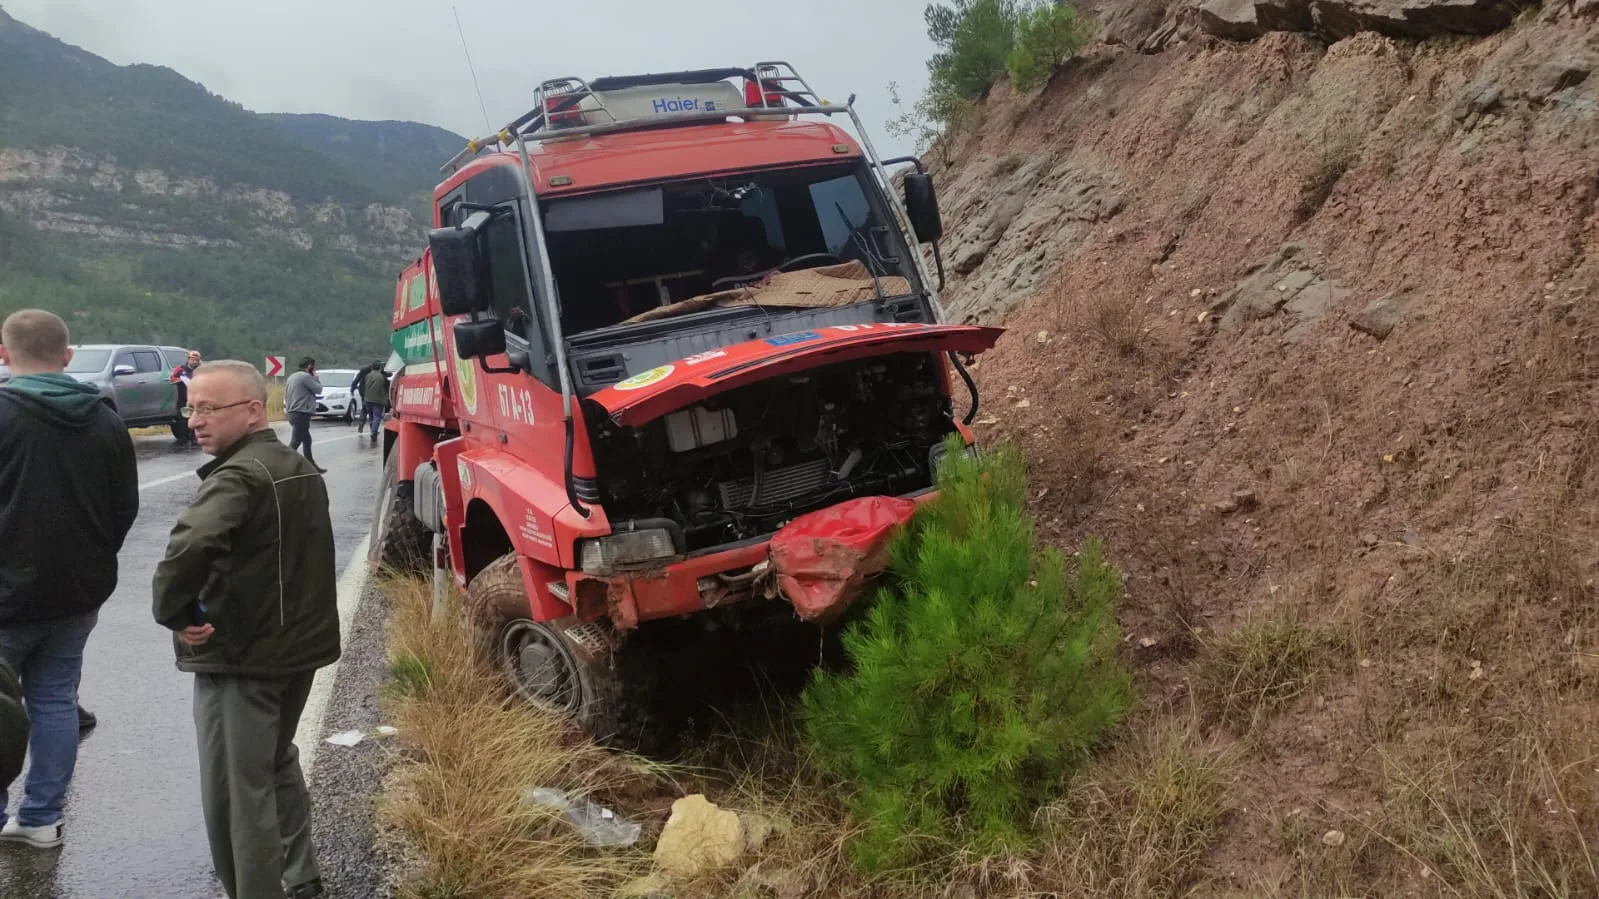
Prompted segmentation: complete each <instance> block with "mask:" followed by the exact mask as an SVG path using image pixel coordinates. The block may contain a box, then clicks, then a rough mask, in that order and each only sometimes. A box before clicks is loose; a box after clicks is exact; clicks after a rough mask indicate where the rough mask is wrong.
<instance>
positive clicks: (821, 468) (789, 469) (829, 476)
mask: <svg viewBox="0 0 1599 899" xmlns="http://www.w3.org/2000/svg"><path fill="white" fill-rule="evenodd" d="M832 482H833V472H832V469H830V468H829V467H828V464H827V460H826V459H817V460H816V461H814V462H801V463H799V464H798V465H789V466H786V467H784V468H773V469H769V470H767V471H765V472H763V473H762V474H761V495H760V503H761V505H763V506H765V505H769V504H772V503H783V502H788V501H789V500H792V499H798V498H800V497H802V496H807V495H809V494H812V493H815V492H816V491H818V490H821V489H822V488H823V487H826V486H828V485H829V484H831V483H832ZM716 489H717V490H718V491H720V492H721V494H722V508H724V509H743V508H747V507H748V506H750V505H751V504H752V503H751V501H752V500H754V499H755V498H756V497H755V479H754V478H753V477H749V478H741V479H739V480H736V481H722V482H721V483H719V484H717V485H716Z"/></svg>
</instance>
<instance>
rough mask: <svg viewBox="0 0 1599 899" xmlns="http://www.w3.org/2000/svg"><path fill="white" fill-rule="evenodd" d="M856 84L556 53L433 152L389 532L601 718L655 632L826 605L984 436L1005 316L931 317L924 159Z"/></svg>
mask: <svg viewBox="0 0 1599 899" xmlns="http://www.w3.org/2000/svg"><path fill="white" fill-rule="evenodd" d="M853 103H854V98H853V97H851V98H850V101H849V102H847V103H844V104H834V103H829V102H828V101H826V100H823V99H822V98H821V97H819V96H818V95H817V94H816V93H815V92H814V91H813V90H811V88H810V87H809V85H808V84H807V83H806V82H805V81H804V80H803V79H802V78H801V77H800V76H799V75H798V73H797V72H795V71H794V69H793V67H792V66H790V65H788V64H787V63H760V64H757V65H755V66H752V67H750V68H726V69H710V70H700V71H688V72H674V73H669V74H654V75H638V76H623V77H606V78H599V79H595V80H592V81H584V80H583V79H579V78H562V79H556V80H553V81H546V82H544V83H542V84H541V85H540V86H539V87H538V89H537V91H536V94H535V103H534V106H533V108H532V110H531V111H529V112H528V113H526V114H525V115H523V116H521V117H519V118H517V119H516V120H515V121H513V122H511V123H509V124H508V125H506V126H505V128H503V129H502V130H501V131H499V132H498V133H497V134H494V135H491V136H489V137H487V138H480V139H475V140H473V141H471V142H470V143H469V144H468V146H467V147H466V149H464V150H463V151H462V152H461V153H460V154H458V155H457V156H456V157H455V158H454V159H452V160H450V162H449V163H448V164H447V165H446V166H445V168H444V173H445V174H444V180H443V181H442V182H441V183H440V184H439V185H438V187H437V188H436V190H435V192H434V201H435V202H434V222H433V225H434V230H432V231H431V232H430V234H429V237H428V249H427V250H426V251H425V252H424V253H423V254H422V255H421V257H420V258H418V259H417V260H416V262H415V263H414V264H413V265H411V266H409V267H408V268H407V269H406V270H405V272H404V273H403V274H402V275H401V276H400V278H399V282H398V284H397V287H396V290H395V295H394V315H393V325H394V336H393V345H394V349H395V352H396V353H397V354H398V355H399V357H400V361H401V362H402V363H403V368H402V369H400V371H399V372H398V373H397V375H396V376H395V377H394V378H393V383H392V403H391V408H392V416H391V418H390V420H389V421H388V423H387V426H386V431H385V434H384V456H385V459H384V461H385V479H384V484H383V488H382V491H381V495H380V499H379V506H378V514H377V516H376V522H375V524H374V527H373V535H372V536H373V539H372V553H373V557H372V561H373V563H374V564H375V565H381V566H389V567H394V568H406V567H420V568H424V569H425V568H427V567H429V564H430V563H431V564H432V566H434V567H435V570H436V571H438V572H440V573H442V574H444V575H450V574H453V577H454V580H455V582H456V583H457V584H458V585H460V586H462V587H464V589H465V592H466V597H467V600H466V604H467V612H468V614H469V616H470V617H471V619H472V620H473V622H474V623H475V624H476V625H477V626H478V628H479V632H480V634H481V635H482V636H483V639H484V643H485V647H486V648H488V649H489V650H490V651H491V652H492V653H493V656H494V659H495V662H496V664H497V665H499V666H500V667H501V668H502V669H503V670H504V671H505V672H506V674H507V675H509V677H510V679H511V681H512V682H513V683H514V684H515V686H516V689H517V690H518V691H519V692H520V694H521V695H522V696H523V697H525V698H526V699H527V700H528V701H529V702H531V703H534V704H536V705H538V706H540V707H542V708H546V709H549V710H551V711H554V712H558V713H561V714H565V715H570V716H572V717H573V718H574V719H576V720H577V721H578V722H579V723H580V724H582V725H583V726H585V727H586V728H588V729H589V730H590V731H591V732H592V733H594V734H595V735H596V736H599V737H607V736H614V735H615V734H616V733H617V731H618V729H619V728H621V727H622V720H621V719H622V710H623V708H624V707H626V706H628V705H629V704H630V703H632V704H633V705H637V704H638V703H637V702H636V701H635V699H633V698H630V697H635V696H636V695H640V694H639V691H642V690H644V689H645V687H646V686H652V685H646V684H643V683H639V682H637V680H638V679H637V678H634V679H630V677H629V675H628V673H627V671H628V669H627V667H626V666H623V665H620V664H618V662H617V660H618V657H619V654H620V653H622V652H624V651H625V650H626V649H627V647H628V646H629V645H639V644H641V643H642V642H643V641H641V638H640V635H641V634H647V633H648V632H649V631H650V630H651V628H652V627H656V626H658V625H661V623H662V622H666V621H671V622H676V624H675V625H674V626H678V627H681V626H684V623H685V622H686V623H687V625H688V626H696V625H703V626H704V627H706V628H725V627H728V626H729V625H731V626H734V627H736V626H738V623H739V622H741V621H747V620H749V619H751V618H758V617H763V616H765V617H771V616H778V617H786V618H787V619H788V620H790V621H792V620H795V619H798V620H800V621H803V622H810V623H815V624H823V625H825V624H826V623H827V622H830V621H833V620H835V619H836V617H837V616H838V615H839V613H840V612H841V611H842V610H843V609H844V608H845V607H847V606H848V605H849V603H850V602H851V601H853V600H854V599H855V598H856V597H857V596H858V595H859V594H860V593H861V588H862V583H863V582H864V581H865V580H866V579H867V578H869V577H870V576H871V575H872V574H873V573H874V572H876V571H878V570H880V568H881V565H882V561H883V560H882V556H883V547H884V545H885V541H886V540H887V539H888V538H889V536H890V535H891V534H892V533H893V532H894V530H895V529H896V528H897V527H899V526H900V525H903V524H904V523H905V522H906V521H907V520H908V519H909V517H910V515H911V513H912V511H913V510H914V509H915V507H916V504H917V503H918V502H922V501H925V500H926V499H927V498H928V497H930V496H931V495H932V493H933V487H934V483H935V471H936V469H937V466H938V462H939V458H940V457H941V455H942V454H943V453H945V452H947V451H948V450H949V448H951V447H955V448H957V449H959V448H960V447H962V446H964V447H967V449H966V450H964V451H968V452H970V451H972V450H971V449H970V447H971V445H972V435H971V432H970V430H969V429H968V428H967V424H968V423H969V422H970V421H971V418H972V415H974V414H975V412H976V406H977V394H976V387H975V386H974V385H973V383H972V380H971V378H970V377H968V376H967V374H966V370H965V368H964V366H963V360H964V361H965V362H970V359H971V355H972V354H975V353H979V352H982V351H984V350H986V349H987V348H989V347H991V346H992V345H993V343H994V341H995V340H996V339H997V338H998V336H999V333H1000V332H999V331H998V330H997V329H994V328H987V327H978V326H972V325H955V324H944V323H941V321H940V320H941V317H942V314H941V311H940V304H939V289H940V287H941V285H942V282H943V263H942V261H941V259H940V257H939V254H938V244H937V241H938V239H939V237H940V234H941V232H942V225H941V223H940V219H939V213H938V207H937V200H936V198H935V195H934V190H933V185H932V181H931V177H930V176H929V175H927V174H926V173H924V172H923V171H922V170H921V166H920V164H919V163H918V162H917V160H915V159H910V158H905V159H895V160H883V159H880V158H879V157H878V155H877V153H876V152H875V150H874V149H873V147H872V144H871V142H870V140H869V139H868V138H867V137H866V131H865V129H864V128H863V127H862V126H861V122H860V119H859V118H858V117H857V115H856V113H855V110H854V108H853ZM840 120H842V121H847V122H850V123H852V124H853V132H854V133H853V135H852V134H851V133H850V132H849V131H847V130H845V129H844V128H843V127H840V126H839V125H838V124H834V122H835V121H840ZM905 165H908V166H909V168H907V169H904V170H902V173H901V174H898V175H897V176H896V175H891V174H890V170H889V167H890V166H905ZM929 250H930V251H931V257H932V258H931V260H929V259H928V258H927V256H926V255H925V254H926V253H927V251H929ZM929 262H931V264H929ZM957 376H958V377H959V379H960V380H959V384H957V381H956V377H957ZM960 385H963V386H964V389H965V390H966V391H968V392H969V393H970V399H969V401H968V402H967V403H966V412H965V414H964V416H961V415H959V414H958V413H957V409H956V404H955V402H954V397H955V394H956V392H957V390H958V389H959V386H960ZM952 437H953V438H954V439H953V440H951V439H950V438H952ZM651 678H658V675H651ZM655 685H658V684H655Z"/></svg>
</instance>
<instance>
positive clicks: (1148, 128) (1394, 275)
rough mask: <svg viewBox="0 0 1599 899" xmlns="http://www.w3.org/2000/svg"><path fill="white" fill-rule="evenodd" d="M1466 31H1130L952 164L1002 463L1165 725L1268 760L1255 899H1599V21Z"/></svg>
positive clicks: (952, 157)
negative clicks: (1288, 897)
mask: <svg viewBox="0 0 1599 899" xmlns="http://www.w3.org/2000/svg"><path fill="white" fill-rule="evenodd" d="M1381 5H1382V4H1380V3H1375V2H1374V3H1366V4H1354V5H1353V6H1359V7H1360V8H1361V9H1365V10H1366V11H1367V12H1368V13H1370V12H1371V10H1374V9H1377V8H1378V7H1380V6H1381ZM1245 6H1248V7H1249V9H1244V8H1243V7H1245ZM1353 6H1352V7H1351V8H1353ZM1424 6H1428V4H1427V3H1424V2H1421V0H1412V2H1409V3H1407V4H1396V5H1395V9H1396V10H1398V11H1397V12H1394V13H1393V15H1394V16H1398V18H1397V19H1394V21H1398V22H1400V23H1401V24H1404V23H1406V22H1414V21H1423V22H1426V21H1432V20H1430V19H1427V17H1426V15H1424V13H1425V12H1426V10H1422V11H1421V12H1417V11H1416V9H1419V8H1420V7H1424ZM1445 6H1447V7H1448V8H1449V9H1452V10H1456V11H1457V12H1458V11H1459V10H1461V9H1465V10H1467V13H1469V12H1470V10H1471V9H1478V8H1480V9H1483V10H1487V13H1485V15H1488V16H1489V17H1490V20H1491V21H1490V26H1491V27H1490V26H1485V27H1484V28H1483V29H1479V30H1486V31H1495V29H1502V30H1497V32H1496V33H1492V34H1489V35H1488V36H1482V35H1476V36H1463V35H1461V36H1436V37H1432V38H1429V39H1425V40H1416V39H1414V38H1413V37H1407V36H1404V35H1405V34H1407V33H1413V32H1406V31H1405V28H1408V27H1409V26H1408V25H1406V26H1405V28H1401V27H1399V26H1394V27H1388V26H1386V25H1382V24H1381V22H1382V21H1386V20H1372V21H1378V24H1377V25H1374V26H1370V27H1382V28H1384V30H1387V31H1390V32H1391V34H1390V35H1384V34H1378V33H1375V32H1371V31H1364V32H1359V33H1353V34H1352V35H1351V36H1345V34H1344V33H1345V32H1347V31H1348V30H1350V29H1349V26H1348V24H1347V23H1348V21H1349V19H1348V17H1347V16H1343V17H1340V13H1339V4H1337V3H1332V2H1321V0H1317V3H1316V4H1315V5H1313V6H1312V5H1305V4H1301V7H1302V8H1301V9H1300V10H1299V11H1295V10H1294V8H1293V7H1294V4H1293V3H1289V2H1280V3H1270V4H1268V3H1263V2H1257V3H1254V4H1239V3H1219V2H1213V3H1211V4H1208V5H1207V6H1205V7H1203V8H1194V9H1185V8H1178V7H1170V6H1167V5H1164V4H1142V5H1141V4H1137V3H1125V4H1122V5H1120V6H1116V5H1109V4H1107V5H1105V6H1104V7H1103V8H1101V9H1098V10H1096V12H1098V13H1099V14H1100V15H1101V22H1103V23H1106V27H1105V29H1104V30H1103V31H1102V32H1101V37H1102V38H1108V39H1109V40H1110V41H1111V43H1106V42H1104V41H1103V40H1102V41H1101V42H1099V43H1096V44H1095V45H1093V46H1092V47H1091V48H1090V49H1089V50H1088V51H1087V52H1086V53H1085V54H1084V57H1083V58H1080V59H1079V60H1077V61H1074V62H1073V63H1072V64H1071V65H1070V66H1068V67H1067V68H1065V69H1064V70H1062V71H1061V72H1060V73H1059V74H1058V75H1057V76H1056V77H1055V78H1054V80H1053V81H1052V82H1051V83H1050V84H1049V85H1048V86H1046V87H1045V88H1043V89H1042V90H1041V91H1040V92H1037V93H1034V94H1030V95H1025V96H1018V95H1016V94H1015V93H1014V92H1013V91H1011V90H1010V88H1009V87H1008V86H1007V85H1004V84H1001V85H999V86H996V87H995V88H994V89H993V91H992V94H991V96H990V97H988V98H987V99H986V100H985V101H984V102H983V103H982V104H981V105H980V106H979V108H978V109H977V111H976V112H975V114H974V116H973V121H972V122H971V124H970V126H969V128H968V129H967V130H966V131H965V132H964V133H963V135H962V136H960V137H959V138H958V139H956V140H954V141H953V142H952V143H951V144H950V145H949V146H947V147H944V148H939V149H935V150H934V151H933V152H932V153H931V154H929V158H930V161H931V162H932V163H933V165H934V171H935V172H936V174H937V177H938V179H939V190H940V194H941V200H942V205H943V207H944V211H945V217H946V220H947V221H948V223H949V229H948V231H949V234H948V236H947V237H946V238H945V244H944V246H945V249H946V257H945V258H946V262H947V264H948V265H949V267H950V272H951V289H950V291H949V295H948V298H947V299H946V303H947V304H948V305H949V306H950V307H951V309H952V310H953V313H954V315H955V316H963V317H968V318H973V319H980V320H985V321H999V320H1002V321H1003V322H1004V323H1005V324H1006V325H1007V326H1008V328H1009V329H1010V330H1009V333H1008V334H1007V336H1006V337H1005V338H1004V340H1003V341H1002V342H1001V344H1000V346H999V347H998V348H996V350H995V351H994V352H993V353H991V354H989V355H988V356H986V357H984V358H983V359H982V360H981V362H980V364H979V366H978V370H977V376H978V378H979V380H980V383H981V386H982V388H983V391H984V405H983V408H982V410H981V413H980V416H979V421H980V422H982V425H981V427H980V429H979V430H980V433H982V434H983V436H984V437H986V438H994V437H1006V438H1010V439H1014V440H1017V441H1018V442H1020V443H1021V444H1022V445H1023V446H1025V447H1026V448H1027V450H1028V453H1029V456H1030V459H1031V461H1032V464H1033V469H1034V481H1035V486H1036V487H1038V488H1039V489H1038V492H1037V495H1036V497H1035V500H1034V507H1035V511H1036V513H1037V514H1038V516H1039V517H1040V520H1041V521H1042V522H1043V523H1044V525H1045V528H1044V530H1045V532H1046V533H1047V534H1048V535H1049V536H1050V537H1051V538H1052V539H1053V540H1056V541H1057V542H1059V543H1061V544H1062V545H1064V546H1067V547H1070V546H1073V545H1075V544H1076V543H1077V542H1078V541H1079V539H1080V538H1081V536H1082V535H1084V534H1087V533H1098V534H1101V535H1103V536H1104V537H1105V539H1106V544H1107V547H1108V552H1109V553H1110V555H1111V556H1112V557H1113V558H1114V559H1115V560H1116V561H1118V562H1119V563H1120V564H1121V565H1122V566H1123V567H1124V568H1125V569H1126V572H1127V575H1128V586H1129V593H1130V599H1129V603H1128V607H1127V608H1126V609H1125V610H1124V613H1123V616H1122V617H1123V625H1124V627H1125V629H1126V631H1127V633H1128V635H1129V636H1128V643H1127V647H1126V648H1127V653H1128V656H1129V658H1130V659H1133V660H1135V661H1136V663H1137V664H1138V665H1139V666H1140V669H1141V671H1142V672H1143V681H1144V693H1145V698H1146V706H1147V708H1148V709H1149V711H1148V714H1149V715H1151V716H1192V719H1193V721H1194V722H1195V726H1196V727H1200V728H1203V729H1204V730H1205V731H1206V732H1207V733H1209V734H1211V735H1212V736H1213V737H1214V738H1215V739H1216V740H1218V741H1221V742H1223V743H1228V744H1230V745H1236V747H1237V748H1238V750H1239V752H1240V758H1241V759H1242V762H1241V766H1240V769H1239V775H1238V785H1237V788H1236V790H1235V791H1234V792H1233V794H1232V798H1233V801H1234V804H1235V805H1234V812H1233V813H1232V815H1231V817H1230V819H1229V831H1228V836H1227V838H1226V839H1225V840H1224V841H1223V843H1222V844H1221V845H1220V846H1219V847H1218V848H1217V850H1216V851H1215V852H1214V853H1212V855H1211V861H1210V863H1209V867H1210V869H1211V872H1212V874H1213V875H1214V877H1215V878H1216V882H1217V883H1218V884H1219V885H1225V886H1226V887H1227V888H1230V889H1242V890H1244V891H1245V892H1248V893H1250V894H1261V893H1264V892H1265V891H1267V890H1276V889H1282V890H1287V891H1291V892H1294V893H1295V894H1298V892H1299V888H1300V887H1302V886H1307V885H1308V888H1310V889H1311V893H1310V894H1316V895H1320V894H1321V893H1318V892H1317V888H1318V887H1323V888H1326V889H1335V888H1336V889H1338V890H1340V891H1344V890H1347V891H1350V892H1361V893H1364V894H1370V895H1377V894H1383V895H1398V894H1402V893H1408V892H1415V893H1417V894H1423V895H1428V894H1433V893H1444V894H1453V895H1478V894H1495V890H1502V889H1505V884H1507V883H1510V882H1512V881H1518V880H1525V879H1526V878H1529V877H1531V878H1533V879H1534V880H1536V879H1537V877H1538V875H1535V874H1529V873H1528V868H1529V862H1532V863H1536V865H1539V866H1541V867H1542V869H1544V870H1547V871H1551V872H1553V873H1552V874H1551V877H1552V878H1554V879H1556V880H1558V878H1559V877H1560V876H1566V875H1569V876H1570V877H1572V878H1575V879H1574V880H1572V879H1568V880H1567V894H1570V895H1579V894H1586V892H1587V890H1589V889H1591V888H1592V887H1593V884H1594V877H1593V863H1592V853H1590V852H1589V851H1588V843H1589V842H1590V841H1593V840H1594V835H1595V834H1599V765H1596V764H1595V763H1594V762H1593V760H1592V754H1593V748H1592V739H1591V735H1592V734H1593V733H1595V732H1599V731H1596V730H1595V729H1594V724H1595V723H1596V720H1595V719H1596V718H1599V702H1596V700H1599V677H1596V674H1599V665H1596V664H1595V662H1596V660H1599V634H1596V633H1595V630H1594V624H1595V621H1596V617H1595V610H1596V608H1599V607H1596V600H1599V591H1596V589H1595V578H1596V577H1599V572H1596V569H1595V563H1596V561H1599V519H1596V512H1599V468H1596V467H1595V465H1594V464H1593V463H1594V452H1593V447H1594V446H1595V438H1596V436H1599V426H1596V417H1595V412H1594V410H1595V401H1596V399H1599V393H1596V386H1599V382H1596V380H1595V373H1596V365H1599V344H1596V340H1599V306H1596V303H1599V297H1596V288H1599V208H1596V200H1599V78H1591V77H1590V75H1591V73H1592V71H1593V69H1594V68H1595V67H1596V66H1599V21H1596V20H1595V18H1593V17H1592V15H1591V14H1592V12H1593V10H1594V5H1593V4H1592V3H1582V2H1579V3H1577V4H1575V5H1574V6H1573V5H1568V4H1562V5H1559V6H1551V7H1546V8H1544V9H1543V10H1538V9H1533V10H1530V11H1526V12H1523V13H1520V14H1519V15H1516V16H1515V17H1514V20H1513V21H1511V17H1508V16H1503V8H1502V7H1501V6H1499V5H1497V4H1482V3H1478V4H1464V3H1457V4H1439V7H1440V8H1442V7H1445ZM1401 7H1402V8H1401ZM1413 8H1415V9H1413ZM1284 9H1286V10H1287V12H1286V13H1283V12H1282V10H1284ZM1318 10H1319V11H1320V12H1317V11H1318ZM1406 10H1410V11H1409V12H1406ZM1279 13H1281V15H1279ZM1584 13H1587V15H1586V16H1585V15H1584ZM1371 14H1372V15H1376V13H1371ZM1228 16H1231V19H1227V17H1228ZM1274 16H1276V18H1274ZM1407 17H1408V18H1407ZM1494 17H1503V19H1504V22H1508V23H1509V24H1508V26H1505V25H1504V22H1499V21H1498V19H1497V18H1494ZM1467 18H1468V24H1469V20H1470V16H1469V15H1468V16H1467ZM1223 20H1226V21H1223ZM1241 20H1242V21H1243V22H1244V24H1243V25H1238V24H1237V23H1238V22H1239V21H1241ZM1228 21H1231V22H1232V24H1231V25H1229V24H1228ZM1281 21H1286V22H1288V23H1289V24H1288V26H1284V27H1293V28H1295V29H1297V30H1294V31H1269V30H1268V29H1267V28H1264V27H1261V25H1260V23H1261V22H1265V23H1266V24H1268V25H1270V24H1272V23H1274V22H1281ZM1485 21H1489V20H1485ZM1218 22H1221V24H1217V23H1218ZM1329 23H1330V24H1329ZM1369 24H1370V23H1369V22H1368V25H1369ZM1229 28H1233V29H1234V30H1231V31H1229V30H1228V29H1229ZM1240 29H1241V30H1240ZM1441 30H1443V31H1448V30H1456V31H1458V30H1470V29H1466V28H1444V29H1441ZM1216 33H1226V34H1229V35H1231V36H1241V37H1254V36H1256V35H1259V36H1258V37H1255V38H1254V39H1252V40H1248V41H1244V42H1232V41H1228V40H1224V39H1221V38H1218V37H1216V36H1215V34H1216ZM1138 48H1142V49H1143V50H1144V51H1146V52H1140V50H1139V49H1138ZM1149 51H1152V52H1149ZM1584 734H1586V735H1587V736H1586V737H1585V736H1584ZM1335 833H1336V834H1337V835H1336V836H1334V834H1335ZM1571 872H1576V873H1575V874H1572V873H1571ZM1496 878H1498V879H1497V880H1496ZM1504 878H1510V880H1505V879H1504ZM1551 882H1553V881H1551ZM1445 885H1447V887H1448V888H1447V889H1446V888H1445ZM1462 885H1464V886H1462ZM1255 891H1259V892H1255ZM1550 892H1555V893H1558V892H1560V891H1558V890H1545V893H1550ZM1498 894H1501V895H1520V893H1516V892H1514V891H1513V890H1507V891H1506V892H1502V893H1498Z"/></svg>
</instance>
